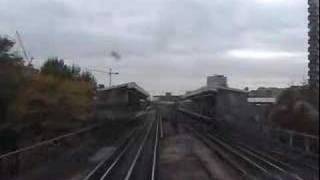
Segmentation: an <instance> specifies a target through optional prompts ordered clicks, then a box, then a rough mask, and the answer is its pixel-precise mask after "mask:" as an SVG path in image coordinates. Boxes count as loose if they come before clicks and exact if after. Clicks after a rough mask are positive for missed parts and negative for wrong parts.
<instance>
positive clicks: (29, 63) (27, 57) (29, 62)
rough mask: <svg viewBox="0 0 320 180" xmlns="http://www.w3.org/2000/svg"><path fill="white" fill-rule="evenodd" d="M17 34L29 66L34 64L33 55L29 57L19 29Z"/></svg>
mask: <svg viewBox="0 0 320 180" xmlns="http://www.w3.org/2000/svg"><path fill="white" fill-rule="evenodd" d="M16 35H17V39H18V42H19V45H20V47H21V49H22V52H23V55H24V58H25V60H26V61H27V64H28V66H32V61H33V57H31V58H29V56H28V53H27V51H26V49H25V47H24V45H23V42H22V38H21V36H20V33H19V32H18V31H16Z"/></svg>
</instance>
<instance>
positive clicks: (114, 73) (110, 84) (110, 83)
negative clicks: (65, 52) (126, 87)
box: [87, 68, 119, 87]
mask: <svg viewBox="0 0 320 180" xmlns="http://www.w3.org/2000/svg"><path fill="white" fill-rule="evenodd" d="M87 70H90V71H95V72H100V73H106V74H108V75H109V87H111V86H112V75H119V72H113V71H112V68H109V71H103V70H98V69H87Z"/></svg>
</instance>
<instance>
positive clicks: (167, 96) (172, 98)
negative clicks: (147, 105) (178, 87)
mask: <svg viewBox="0 0 320 180" xmlns="http://www.w3.org/2000/svg"><path fill="white" fill-rule="evenodd" d="M153 100H154V101H170V102H176V101H178V100H180V96H177V95H172V94H171V93H170V92H166V94H165V95H158V96H153Z"/></svg>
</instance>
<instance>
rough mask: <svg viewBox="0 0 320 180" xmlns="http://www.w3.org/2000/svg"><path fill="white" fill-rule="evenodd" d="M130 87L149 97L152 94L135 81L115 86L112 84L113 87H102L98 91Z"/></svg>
mask: <svg viewBox="0 0 320 180" xmlns="http://www.w3.org/2000/svg"><path fill="white" fill-rule="evenodd" d="M123 88H124V89H129V90H134V91H137V92H138V93H139V94H141V95H143V96H145V97H149V96H150V94H149V93H148V92H147V91H146V90H144V89H143V88H142V87H140V86H138V85H137V83H135V82H129V83H124V84H119V85H115V86H111V87H107V88H101V89H98V90H97V91H98V92H103V91H111V90H114V89H123Z"/></svg>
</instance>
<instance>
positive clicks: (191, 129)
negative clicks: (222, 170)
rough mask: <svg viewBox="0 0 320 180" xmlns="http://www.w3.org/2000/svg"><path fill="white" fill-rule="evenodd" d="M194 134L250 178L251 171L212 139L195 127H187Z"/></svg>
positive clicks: (242, 174) (244, 175)
mask: <svg viewBox="0 0 320 180" xmlns="http://www.w3.org/2000/svg"><path fill="white" fill-rule="evenodd" d="M187 128H188V129H189V130H190V131H191V132H192V133H193V134H194V135H196V136H197V137H198V138H199V139H200V140H201V141H202V142H203V143H204V144H206V145H207V146H208V147H209V148H210V149H211V150H212V151H214V152H215V153H217V154H218V155H219V156H220V157H221V158H223V160H225V161H227V163H228V164H230V165H231V166H232V167H233V168H235V169H236V171H238V172H239V173H240V174H241V176H242V177H247V178H249V173H248V172H247V171H246V170H245V169H244V168H243V167H241V166H240V165H239V164H238V162H236V161H234V160H233V159H232V158H230V157H229V156H227V155H226V153H225V151H222V150H221V149H219V148H217V147H215V146H213V145H212V143H213V142H212V141H210V140H209V139H208V138H207V137H206V136H205V135H202V134H201V133H200V132H198V131H196V130H195V129H194V128H189V127H187Z"/></svg>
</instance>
